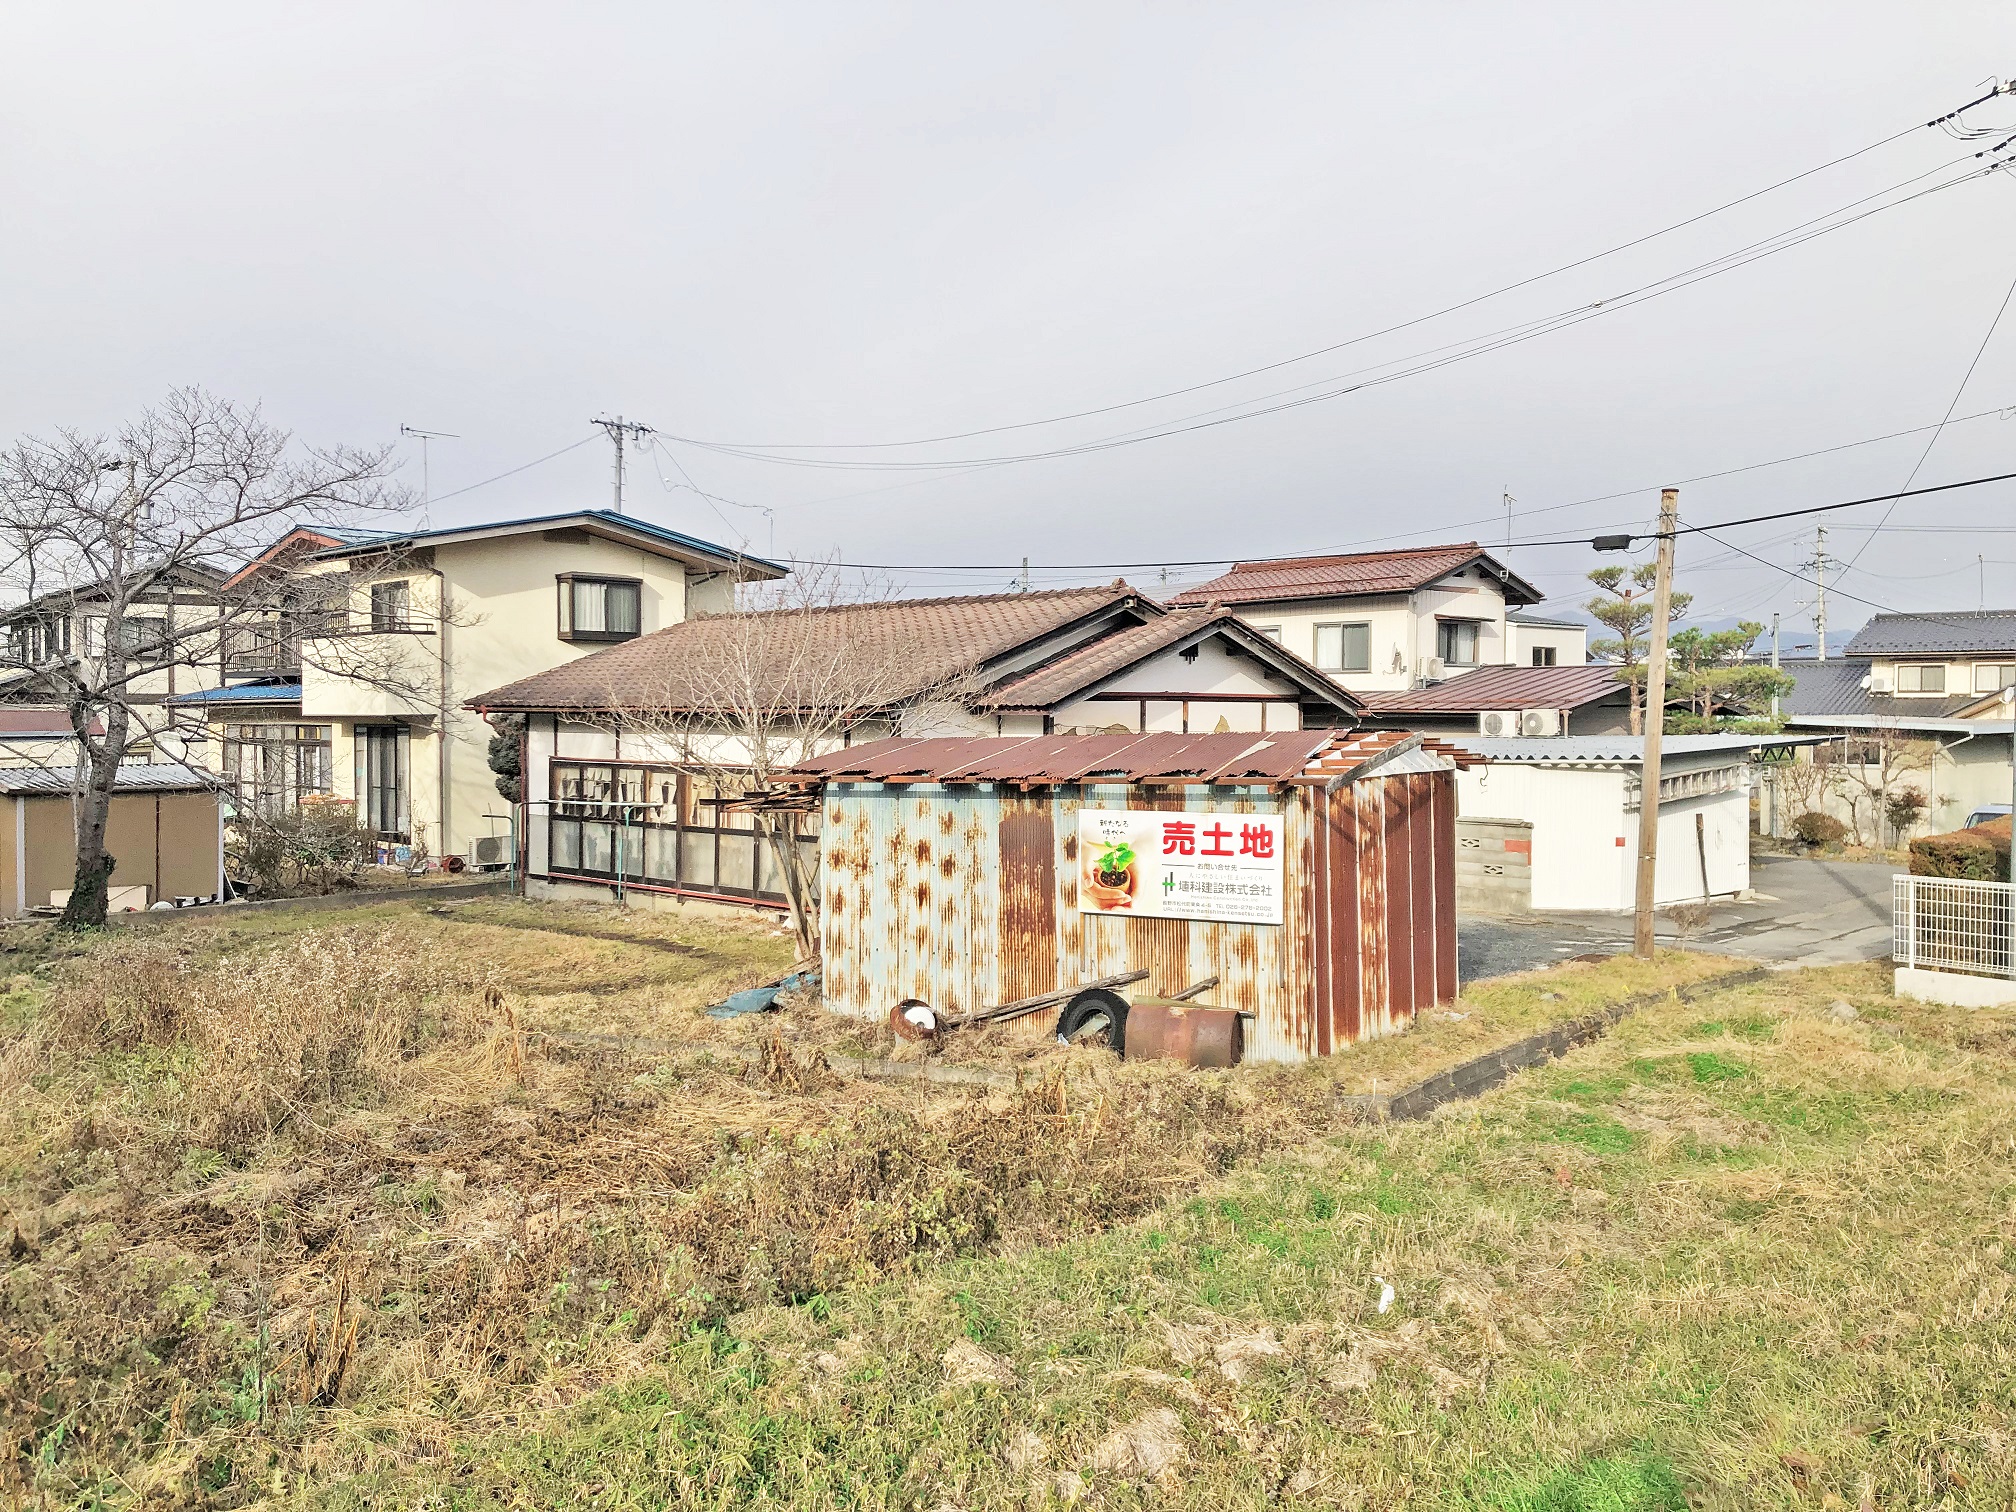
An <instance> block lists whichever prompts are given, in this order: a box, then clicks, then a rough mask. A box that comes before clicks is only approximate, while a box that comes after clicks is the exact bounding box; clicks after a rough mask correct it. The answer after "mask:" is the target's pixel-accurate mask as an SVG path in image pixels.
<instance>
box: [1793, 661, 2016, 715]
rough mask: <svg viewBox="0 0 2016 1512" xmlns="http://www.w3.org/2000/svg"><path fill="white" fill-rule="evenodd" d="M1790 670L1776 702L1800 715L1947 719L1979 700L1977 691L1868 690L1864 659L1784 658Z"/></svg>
mask: <svg viewBox="0 0 2016 1512" xmlns="http://www.w3.org/2000/svg"><path fill="white" fill-rule="evenodd" d="M1782 670H1784V671H1786V672H1789V673H1791V674H1792V680H1793V686H1792V691H1791V692H1790V693H1788V694H1786V695H1785V696H1784V697H1783V698H1781V699H1780V700H1779V702H1778V707H1779V709H1780V711H1781V712H1783V713H1785V714H1787V715H1789V716H1793V717H1796V718H1801V719H1825V718H1828V717H1829V716H1840V717H1844V718H1850V719H1862V718H1868V717H1871V716H1878V715H1886V714H1888V715H1895V716H1897V717H1899V718H1905V717H1914V718H1918V719H1949V718H1951V717H1952V716H1953V715H1955V714H1957V713H1958V712H1959V711H1960V710H1962V709H1964V708H1966V707H1967V706H1968V705H1970V704H1976V703H1979V702H1980V701H1981V699H1982V696H1983V695H1981V694H1979V693H1949V694H1948V695H1947V696H1946V697H1944V698H1918V697H1914V698H1898V697H1897V696H1896V695H1895V694H1891V693H1871V692H1870V691H1869V690H1868V689H1866V688H1865V687H1863V686H1862V684H1863V683H1864V682H1866V681H1867V680H1868V677H1869V663H1867V662H1864V661H1824V662H1823V661H1808V662H1786V663H1784V666H1783V669H1782Z"/></svg>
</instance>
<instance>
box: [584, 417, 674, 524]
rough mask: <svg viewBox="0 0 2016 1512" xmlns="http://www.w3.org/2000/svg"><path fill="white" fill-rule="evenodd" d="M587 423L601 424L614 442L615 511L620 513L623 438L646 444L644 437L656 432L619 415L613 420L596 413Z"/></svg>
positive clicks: (621, 511) (621, 502)
mask: <svg viewBox="0 0 2016 1512" xmlns="http://www.w3.org/2000/svg"><path fill="white" fill-rule="evenodd" d="M589 424H591V425H599V426H601V427H602V429H603V430H605V431H607V432H608V434H609V439H610V440H611V441H613V442H615V443H616V513H618V514H621V513H623V441H624V438H625V437H626V436H627V437H629V438H631V439H633V440H635V441H636V443H637V444H638V445H639V446H643V445H645V444H646V443H645V438H646V437H648V436H655V435H656V434H657V432H656V431H654V430H653V429H652V428H651V427H650V426H648V425H642V424H639V423H638V422H637V421H635V420H625V419H624V418H623V417H622V416H621V415H618V416H617V417H616V418H615V419H614V420H606V419H603V418H602V417H601V416H599V415H598V416H597V417H596V418H595V419H594V420H591V421H590V422H589Z"/></svg>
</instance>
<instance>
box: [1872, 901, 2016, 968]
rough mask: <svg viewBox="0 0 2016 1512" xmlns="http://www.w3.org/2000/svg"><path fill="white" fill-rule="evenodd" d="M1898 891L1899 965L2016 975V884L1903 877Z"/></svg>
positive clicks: (1894, 951) (1896, 954)
mask: <svg viewBox="0 0 2016 1512" xmlns="http://www.w3.org/2000/svg"><path fill="white" fill-rule="evenodd" d="M1895 887H1896V891H1895V897H1894V902H1893V907H1894V909H1895V916H1894V917H1895V944H1894V946H1893V949H1892V956H1893V958H1894V959H1895V961H1896V962H1897V964H1898V965H1899V966H1922V967H1929V968H1931V969H1933V970H1935V971H1967V972H1972V973H1974V974H1975V975H1976V976H1993V977H2016V932H2012V931H2016V886H2012V885H2011V884H2009V883H2007V882H1963V881H1960V880H1958V879H1955V878H1950V877H1898V878H1896V879H1895Z"/></svg>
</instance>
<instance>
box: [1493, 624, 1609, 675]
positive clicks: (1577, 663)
mask: <svg viewBox="0 0 2016 1512" xmlns="http://www.w3.org/2000/svg"><path fill="white" fill-rule="evenodd" d="M1505 635H1506V641H1507V644H1508V646H1509V647H1510V655H1509V657H1508V659H1509V660H1510V661H1511V663H1512V665H1514V666H1516V667H1530V666H1532V665H1533V649H1534V647H1536V646H1552V647H1553V648H1554V665H1555V666H1557V667H1582V666H1587V665H1588V662H1589V632H1588V631H1587V630H1585V629H1583V628H1582V627H1580V626H1577V627H1576V628H1574V629H1572V630H1567V629H1556V628H1555V627H1554V626H1552V625H1522V624H1519V623H1518V622H1517V621H1514V620H1509V619H1508V620H1507V621H1506V622H1505Z"/></svg>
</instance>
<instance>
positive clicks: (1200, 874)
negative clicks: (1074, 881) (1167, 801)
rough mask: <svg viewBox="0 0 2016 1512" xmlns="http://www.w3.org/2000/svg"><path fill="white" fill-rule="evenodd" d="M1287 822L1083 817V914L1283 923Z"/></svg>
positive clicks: (1156, 814) (1132, 813)
mask: <svg viewBox="0 0 2016 1512" xmlns="http://www.w3.org/2000/svg"><path fill="white" fill-rule="evenodd" d="M1281 894H1282V855H1281V816H1280V815H1278V814H1188V813H1168V812H1164V811H1160V810H1155V809H1080V810H1079V811H1078V911H1079V912H1080V913H1094V914H1133V915H1134V916H1136V917H1137V918H1148V919H1218V920H1222V921H1224V922H1227V923H1233V924H1279V923H1280V922H1281Z"/></svg>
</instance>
